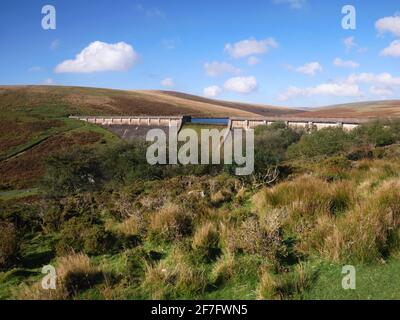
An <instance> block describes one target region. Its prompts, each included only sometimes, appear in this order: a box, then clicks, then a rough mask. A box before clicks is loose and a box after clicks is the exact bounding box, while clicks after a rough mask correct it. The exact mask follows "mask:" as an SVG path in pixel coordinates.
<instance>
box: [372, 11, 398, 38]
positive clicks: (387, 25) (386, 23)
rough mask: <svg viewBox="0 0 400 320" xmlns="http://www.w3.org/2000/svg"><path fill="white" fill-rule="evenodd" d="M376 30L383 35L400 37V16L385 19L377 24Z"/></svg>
mask: <svg viewBox="0 0 400 320" xmlns="http://www.w3.org/2000/svg"><path fill="white" fill-rule="evenodd" d="M375 28H376V29H377V30H378V31H379V32H380V33H381V34H383V33H385V32H390V33H392V34H394V35H395V36H400V16H394V17H385V18H382V19H379V20H378V21H376V22H375Z"/></svg>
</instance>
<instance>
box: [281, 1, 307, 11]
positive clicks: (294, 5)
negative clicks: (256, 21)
mask: <svg viewBox="0 0 400 320" xmlns="http://www.w3.org/2000/svg"><path fill="white" fill-rule="evenodd" d="M274 3H276V4H288V5H289V6H290V8H292V9H301V8H302V7H303V6H304V5H305V4H306V3H307V0H274Z"/></svg>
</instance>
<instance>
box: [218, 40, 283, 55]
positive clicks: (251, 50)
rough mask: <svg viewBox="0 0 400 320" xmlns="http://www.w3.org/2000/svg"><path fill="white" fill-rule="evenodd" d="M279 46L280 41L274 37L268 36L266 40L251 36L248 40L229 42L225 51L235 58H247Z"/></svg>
mask: <svg viewBox="0 0 400 320" xmlns="http://www.w3.org/2000/svg"><path fill="white" fill-rule="evenodd" d="M277 47H278V43H277V42H276V41H275V39H274V38H267V39H264V40H257V39H254V38H250V39H247V40H242V41H239V42H236V43H234V44H231V43H228V44H226V45H225V51H226V52H228V54H229V55H230V56H231V57H233V58H235V59H240V58H245V57H248V56H252V55H257V54H264V53H266V52H268V50H270V49H274V48H277Z"/></svg>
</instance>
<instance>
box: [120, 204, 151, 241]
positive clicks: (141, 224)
mask: <svg viewBox="0 0 400 320" xmlns="http://www.w3.org/2000/svg"><path fill="white" fill-rule="evenodd" d="M147 223H148V222H147V219H146V216H145V215H144V214H143V212H141V211H139V210H134V211H133V212H131V214H130V215H129V217H128V218H126V219H125V220H123V221H122V222H121V223H119V224H118V225H117V227H116V229H117V231H119V232H120V233H122V234H123V235H126V236H138V235H141V234H144V233H145V231H146V229H147Z"/></svg>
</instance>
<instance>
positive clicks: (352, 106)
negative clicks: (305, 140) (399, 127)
mask: <svg viewBox="0 0 400 320" xmlns="http://www.w3.org/2000/svg"><path fill="white" fill-rule="evenodd" d="M296 116H299V117H303V116H304V117H313V118H359V119H376V118H396V117H400V100H385V101H369V102H358V103H348V104H341V105H333V106H327V107H321V108H314V109H309V111H306V112H303V113H298V114H297V115H296Z"/></svg>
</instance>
